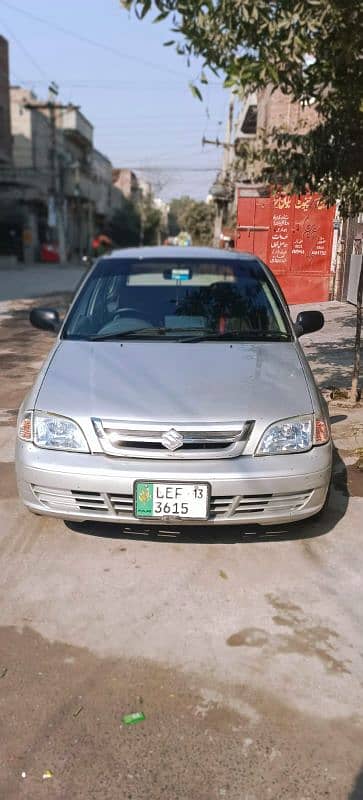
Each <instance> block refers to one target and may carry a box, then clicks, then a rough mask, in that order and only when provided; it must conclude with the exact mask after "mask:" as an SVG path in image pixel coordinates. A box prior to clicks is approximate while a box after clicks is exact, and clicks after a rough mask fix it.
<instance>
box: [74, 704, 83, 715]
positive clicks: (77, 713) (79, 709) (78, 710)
mask: <svg viewBox="0 0 363 800" xmlns="http://www.w3.org/2000/svg"><path fill="white" fill-rule="evenodd" d="M81 711H83V706H79V708H77V709H76V710H75V711H74V713H73V716H74V717H78V716H79V714H80V713H81Z"/></svg>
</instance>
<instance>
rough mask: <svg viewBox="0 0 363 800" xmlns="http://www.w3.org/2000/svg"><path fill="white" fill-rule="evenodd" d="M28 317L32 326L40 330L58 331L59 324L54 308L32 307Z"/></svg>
mask: <svg viewBox="0 0 363 800" xmlns="http://www.w3.org/2000/svg"><path fill="white" fill-rule="evenodd" d="M29 319H30V322H31V324H32V325H34V328H40V329H41V330H42V331H53V333H58V331H59V329H60V326H61V321H60V318H59V314H58V311H56V310H55V309H54V308H33V309H32V310H31V312H30V315H29Z"/></svg>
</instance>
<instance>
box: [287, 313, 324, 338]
mask: <svg viewBox="0 0 363 800" xmlns="http://www.w3.org/2000/svg"><path fill="white" fill-rule="evenodd" d="M324 321H325V320H324V315H323V314H322V313H321V311H300V313H299V314H298V315H297V317H296V322H295V325H294V327H295V333H296V335H297V336H304V334H305V333H314V331H320V330H321V328H323V326H324Z"/></svg>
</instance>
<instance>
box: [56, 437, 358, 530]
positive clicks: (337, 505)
mask: <svg viewBox="0 0 363 800" xmlns="http://www.w3.org/2000/svg"><path fill="white" fill-rule="evenodd" d="M348 499H349V491H348V478H347V470H346V466H345V464H344V461H343V460H342V459H341V457H340V455H339V452H338V450H337V449H336V448H335V447H334V461H333V478H332V485H331V491H330V498H329V502H328V506H327V508H326V509H325V511H324V513H323V514H322V516H321V517H316V518H310V519H305V520H301V522H291V523H287V524H283V525H258V524H250V525H229V526H226V525H213V527H212V526H208V525H204V526H203V525H193V526H188V527H179V528H178V525H177V524H175V525H165V526H160V525H159V526H158V525H138V524H137V523H135V524H127V525H123V524H122V523H120V525H118V524H116V523H114V522H93V521H91V520H90V521H89V522H70V521H65V525H66V527H67V528H68V529H69V530H71V531H74V532H75V533H80V534H83V535H86V536H97V537H104V538H108V539H120V540H122V539H125V540H126V539H128V540H135V541H138V540H143V541H152V540H154V541H155V540H157V541H163V542H175V541H177V542H181V543H182V542H185V543H188V544H241V543H242V542H246V543H247V542H270V541H280V542H283V541H294V540H299V539H315V538H317V537H319V536H325V535H326V534H328V533H329V532H330V531H331V530H333V528H335V526H336V525H337V523H338V522H339V521H340V520H341V519H342V517H344V515H345V512H346V510H347V506H348Z"/></svg>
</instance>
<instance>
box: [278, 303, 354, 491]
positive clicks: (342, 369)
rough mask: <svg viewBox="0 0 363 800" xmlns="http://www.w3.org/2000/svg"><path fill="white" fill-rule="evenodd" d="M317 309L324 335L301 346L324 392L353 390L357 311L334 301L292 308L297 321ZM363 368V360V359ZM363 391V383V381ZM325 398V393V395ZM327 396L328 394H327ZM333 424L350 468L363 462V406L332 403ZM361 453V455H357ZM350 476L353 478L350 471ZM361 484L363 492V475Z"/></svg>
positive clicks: (315, 335)
mask: <svg viewBox="0 0 363 800" xmlns="http://www.w3.org/2000/svg"><path fill="white" fill-rule="evenodd" d="M312 308H314V309H316V310H318V311H321V312H322V313H323V314H324V317H325V325H324V328H322V330H321V331H317V332H316V333H312V334H310V335H308V336H302V338H301V339H300V342H301V344H302V346H303V348H304V351H305V355H306V357H307V359H308V361H309V363H310V366H311V369H312V371H313V373H314V377H315V380H316V382H317V384H318V386H319V387H320V389H322V390H324V389H334V388H343V387H344V388H349V387H350V384H351V380H352V365H353V352H354V339H355V328H356V316H357V312H356V308H355V306H352V305H350V304H349V303H339V302H337V301H331V302H329V303H316V304H314V305H299V306H291V314H292V318H293V320H295V319H296V316H297V314H298V313H299V311H303V310H304V309H306V310H308V309H312ZM362 367H363V357H362ZM360 386H361V387H362V379H361V381H360ZM324 394H325V393H324ZM325 396H326V394H325ZM329 412H330V421H331V424H332V432H333V438H334V444H335V447H336V448H337V449H338V450H339V453H340V456H341V459H342V461H343V462H344V463H345V465H346V466H347V467H348V468H349V467H350V466H351V465H353V464H354V463H356V462H357V459H358V457H359V456H360V458H362V453H363V403H362V401H361V402H360V403H359V404H358V405H357V406H355V407H354V408H350V407H349V405H348V403H344V400H342V401H335V400H334V401H333V400H330V401H329ZM357 451H361V453H359V452H357ZM348 475H350V472H349V469H348ZM358 480H359V482H360V485H361V491H362V489H363V472H362V473H360V474H359V477H358Z"/></svg>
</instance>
